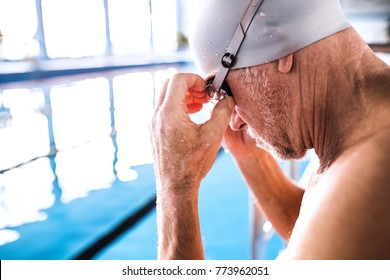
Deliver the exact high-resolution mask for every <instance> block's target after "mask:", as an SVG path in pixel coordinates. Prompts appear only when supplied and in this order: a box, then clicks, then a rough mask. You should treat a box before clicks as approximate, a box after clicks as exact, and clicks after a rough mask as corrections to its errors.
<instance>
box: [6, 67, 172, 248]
mask: <svg viewBox="0 0 390 280" xmlns="http://www.w3.org/2000/svg"><path fill="white" fill-rule="evenodd" d="M172 72H176V70H175V69H173V68H171V69H167V70H158V71H153V72H134V73H131V72H130V73H118V74H117V75H114V74H113V73H108V74H107V76H103V75H102V76H101V77H93V78H91V77H88V78H85V79H81V78H80V77H79V78H78V79H77V80H74V81H68V82H63V81H62V82H55V81H47V82H45V83H42V84H40V86H39V87H28V86H27V87H25V88H21V87H18V85H16V87H17V88H15V86H14V85H13V86H9V88H6V89H0V113H1V116H2V119H1V121H2V125H0V245H2V244H6V243H9V242H14V241H15V240H17V239H18V238H19V233H18V231H17V228H16V227H18V226H20V225H23V224H26V223H31V222H38V221H43V220H45V219H47V215H46V213H45V210H47V209H50V208H51V207H53V206H54V205H56V204H57V203H60V204H67V203H71V202H72V201H74V200H76V199H80V198H83V197H86V196H88V195H89V194H90V193H91V192H92V191H98V190H101V189H107V188H110V187H111V186H112V185H113V184H114V183H115V181H117V180H119V181H130V180H135V179H137V176H138V174H137V172H136V171H135V170H134V168H132V167H134V166H137V165H144V164H150V163H151V162H152V156H151V149H150V144H149V143H150V142H149V132H148V124H149V121H150V117H151V115H152V112H153V107H154V100H155V89H157V92H159V89H160V87H161V85H162V83H163V81H164V80H165V79H166V78H167V77H168V76H170V75H171V74H172Z"/></svg>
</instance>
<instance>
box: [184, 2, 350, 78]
mask: <svg viewBox="0 0 390 280" xmlns="http://www.w3.org/2000/svg"><path fill="white" fill-rule="evenodd" d="M260 2H262V3H261V6H260V8H258V9H257V8H256V9H257V10H256V14H255V17H254V18H253V20H252V22H251V23H250V25H249V28H248V30H247V32H246V34H245V38H244V40H243V42H242V44H241V46H240V47H239V51H238V53H236V54H235V60H234V64H233V65H232V66H231V67H230V68H231V69H236V68H243V67H250V66H255V65H260V64H264V63H268V62H271V61H274V60H277V59H279V58H282V57H284V56H286V55H289V54H291V53H294V52H296V51H298V50H300V49H302V48H304V47H306V46H308V45H310V44H312V43H314V42H316V41H319V40H321V39H323V38H325V37H327V36H329V35H332V34H334V33H336V32H339V31H341V30H343V29H345V28H348V27H350V24H349V22H348V21H347V19H346V17H345V15H344V12H343V9H342V7H341V4H340V0H263V1H260ZM252 3H253V2H251V0H203V3H202V7H201V10H200V13H199V17H198V19H197V23H196V25H195V28H194V30H193V33H192V35H191V36H190V47H191V51H192V53H193V55H194V59H195V63H196V64H197V66H198V68H199V69H200V71H201V72H203V74H210V73H214V72H217V71H218V69H219V68H220V67H221V59H222V57H223V56H224V55H225V54H226V53H227V52H229V50H228V49H229V45H230V43H231V41H232V38H233V35H234V34H235V32H236V30H237V27H238V26H239V25H240V22H241V21H242V19H243V17H244V15H245V14H246V11H247V10H248V7H249V5H252ZM249 8H250V7H249ZM244 33H245V32H244Z"/></svg>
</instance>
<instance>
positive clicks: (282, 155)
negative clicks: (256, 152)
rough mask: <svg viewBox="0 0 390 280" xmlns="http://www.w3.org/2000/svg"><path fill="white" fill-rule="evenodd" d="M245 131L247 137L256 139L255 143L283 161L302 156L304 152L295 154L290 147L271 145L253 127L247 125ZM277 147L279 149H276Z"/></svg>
mask: <svg viewBox="0 0 390 280" xmlns="http://www.w3.org/2000/svg"><path fill="white" fill-rule="evenodd" d="M246 132H247V134H248V136H249V137H251V138H253V139H254V140H255V141H256V145H257V146H258V147H259V148H261V149H264V150H266V151H267V152H269V153H270V154H271V155H272V156H273V157H274V158H276V159H278V160H281V161H285V160H295V159H300V158H302V157H303V156H304V155H305V153H303V154H299V155H298V154H297V153H296V151H294V150H293V149H292V147H288V148H284V147H281V146H273V145H271V144H270V143H268V142H267V141H265V140H264V138H263V137H261V136H260V135H259V134H258V133H257V132H256V131H255V130H254V129H252V128H251V127H249V126H247V129H246ZM278 148H279V149H278Z"/></svg>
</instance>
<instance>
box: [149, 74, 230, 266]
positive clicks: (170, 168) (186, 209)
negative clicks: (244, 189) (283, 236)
mask: <svg viewBox="0 0 390 280" xmlns="http://www.w3.org/2000/svg"><path fill="white" fill-rule="evenodd" d="M205 88H206V82H205V81H204V80H203V79H202V78H201V77H199V76H198V75H195V74H176V75H175V76H173V78H172V79H171V80H170V81H167V82H166V83H165V86H164V88H163V90H162V92H161V95H160V98H159V100H158V103H157V107H156V110H155V113H154V115H153V119H152V123H151V141H152V145H153V157H154V164H155V171H156V177H157V223H158V232H159V235H158V236H159V246H158V247H159V253H158V255H159V259H202V258H204V255H203V247H202V239H201V235H200V226H199V217H198V191H199V186H200V183H201V181H202V179H203V178H204V177H205V176H206V174H207V172H208V171H209V170H210V168H211V166H212V165H213V163H214V161H215V158H216V156H217V153H218V149H219V147H220V145H221V142H222V138H223V135H224V133H225V130H226V128H227V126H228V124H229V120H230V116H231V113H232V109H233V107H234V101H233V99H232V98H227V99H224V100H221V101H220V102H219V103H218V104H217V105H216V106H215V108H214V110H213V112H212V114H211V117H210V119H209V120H208V121H207V122H205V123H204V124H200V125H198V124H196V123H194V122H193V121H192V120H191V119H190V117H189V115H188V114H189V113H195V112H197V111H199V110H201V108H202V107H203V104H204V103H207V96H206V92H205Z"/></svg>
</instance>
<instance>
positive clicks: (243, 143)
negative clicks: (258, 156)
mask: <svg viewBox="0 0 390 280" xmlns="http://www.w3.org/2000/svg"><path fill="white" fill-rule="evenodd" d="M222 146H223V147H224V148H225V149H227V150H228V151H229V152H230V153H231V154H232V155H233V157H234V158H236V159H240V158H241V157H246V156H248V154H250V153H251V151H253V150H254V149H255V150H259V149H260V148H258V147H257V146H256V141H255V139H253V138H252V137H250V136H249V135H248V133H247V132H246V129H242V130H240V131H233V130H232V129H231V128H230V127H228V128H227V129H226V132H225V136H224V138H223V141H222ZM264 152H265V151H264Z"/></svg>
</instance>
